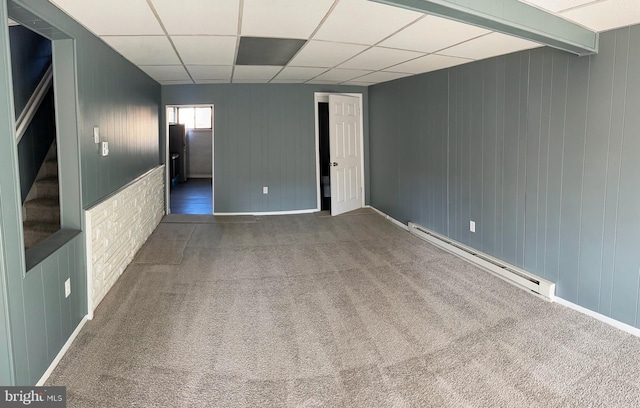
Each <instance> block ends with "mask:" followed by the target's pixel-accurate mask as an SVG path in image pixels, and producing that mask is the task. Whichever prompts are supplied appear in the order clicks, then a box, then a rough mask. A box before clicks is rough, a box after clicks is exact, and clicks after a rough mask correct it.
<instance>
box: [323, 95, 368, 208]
mask: <svg viewBox="0 0 640 408" xmlns="http://www.w3.org/2000/svg"><path fill="white" fill-rule="evenodd" d="M313 95H314V97H313V112H314V113H315V129H316V143H315V148H316V153H315V155H316V187H317V189H316V191H317V192H316V194H317V208H316V211H320V210H321V208H322V196H321V191H320V127H319V126H318V119H319V114H318V103H319V102H329V95H346V96H353V97H354V98H358V102H359V103H358V104H359V106H358V109H360V183H361V185H360V190H361V197H362V201H361V203H360V208H363V207H364V206H365V203H364V197H365V193H366V191H365V182H364V114H363V110H362V105H363V103H362V94H361V93H346V92H314V94H313Z"/></svg>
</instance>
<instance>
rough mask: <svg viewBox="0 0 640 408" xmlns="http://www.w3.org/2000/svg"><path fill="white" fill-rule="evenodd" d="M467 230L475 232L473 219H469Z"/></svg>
mask: <svg viewBox="0 0 640 408" xmlns="http://www.w3.org/2000/svg"><path fill="white" fill-rule="evenodd" d="M469 231H471V232H476V222H475V221H469Z"/></svg>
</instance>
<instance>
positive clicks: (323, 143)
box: [318, 102, 331, 211]
mask: <svg viewBox="0 0 640 408" xmlns="http://www.w3.org/2000/svg"><path fill="white" fill-rule="evenodd" d="M318 122H319V123H318V130H319V145H320V194H321V195H322V200H320V210H321V211H331V177H330V173H329V160H330V158H331V154H330V152H329V103H328V102H318Z"/></svg>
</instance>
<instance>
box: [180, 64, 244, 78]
mask: <svg viewBox="0 0 640 408" xmlns="http://www.w3.org/2000/svg"><path fill="white" fill-rule="evenodd" d="M187 69H188V70H189V73H190V74H191V76H192V77H193V79H195V80H202V79H213V80H226V81H229V79H231V71H232V69H233V67H232V66H231V65H187Z"/></svg>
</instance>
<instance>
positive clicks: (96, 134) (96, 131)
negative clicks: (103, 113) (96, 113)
mask: <svg viewBox="0 0 640 408" xmlns="http://www.w3.org/2000/svg"><path fill="white" fill-rule="evenodd" d="M93 141H94V143H100V128H99V127H97V126H96V127H94V128H93Z"/></svg>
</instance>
